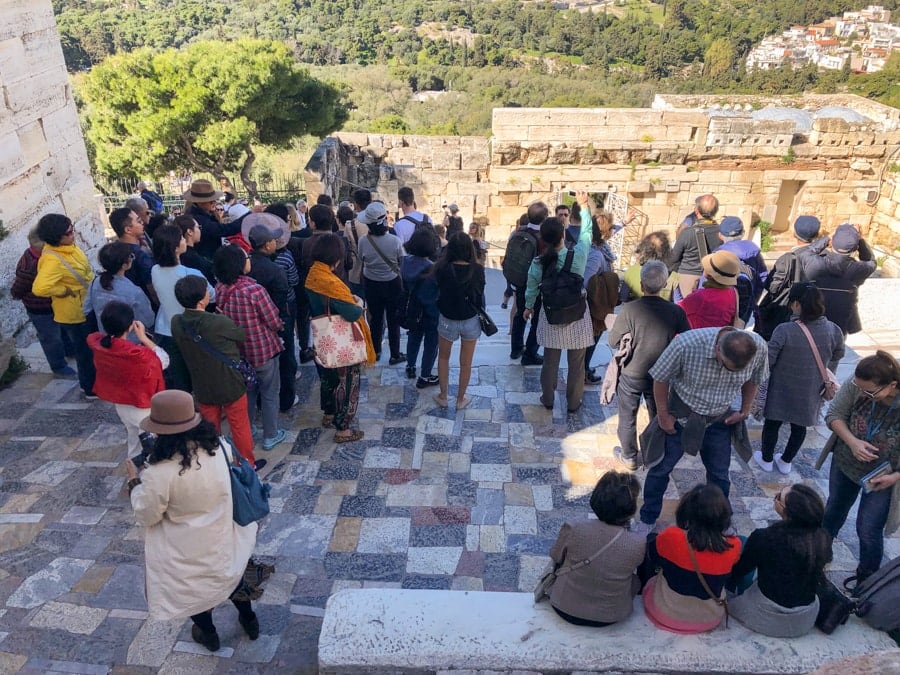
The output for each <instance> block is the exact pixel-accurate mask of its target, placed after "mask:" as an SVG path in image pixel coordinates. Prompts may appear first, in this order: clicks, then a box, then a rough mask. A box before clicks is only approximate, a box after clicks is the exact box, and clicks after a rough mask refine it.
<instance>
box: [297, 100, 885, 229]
mask: <svg viewBox="0 0 900 675" xmlns="http://www.w3.org/2000/svg"><path fill="white" fill-rule="evenodd" d="M898 126H900V110H897V109H894V108H890V107H888V106H884V105H881V104H878V103H875V102H872V101H869V100H867V99H863V98H860V97H857V96H852V95H835V96H821V95H804V96H798V97H777V98H765V97H758V96H664V95H660V96H657V97H656V100H655V101H654V102H653V106H652V107H651V108H650V109H576V108H562V109H560V108H553V109H551V108H547V109H543V108H541V109H537V108H531V109H523V108H499V109H496V110H494V115H493V128H492V134H491V137H490V138H481V137H451V138H445V137H422V136H388V135H381V134H349V133H337V134H335V135H334V136H332V137H330V138H328V139H326V140H325V141H324V142H323V144H322V145H321V146H320V147H319V149H318V151H317V152H316V154H315V155H314V156H313V158H312V160H311V161H310V163H309V165H308V167H307V188H308V191H309V192H310V193H311V194H312V195H313V196H314V195H315V194H316V193H317V192H328V193H330V194H333V195H337V196H344V195H346V194H348V193H349V192H350V191H351V190H352V189H353V187H354V186H357V185H360V186H364V187H368V188H370V189H372V190H373V191H374V192H376V193H377V194H378V195H379V196H380V197H381V198H382V199H384V201H385V202H386V203H387V204H388V206H389V208H391V209H395V208H396V192H397V187H399V186H401V185H409V186H411V187H413V188H414V189H415V191H416V195H417V198H418V203H419V206H420V207H421V208H423V209H425V210H428V211H430V212H431V213H432V214H436V213H440V209H441V205H442V204H444V203H447V202H455V203H457V204H459V205H460V207H461V209H462V212H463V215H464V217H466V218H467V219H468V218H474V217H478V216H484V217H486V218H487V221H488V230H487V231H488V239H489V240H492V241H494V242H497V243H502V242H503V241H505V239H506V236H507V235H508V233H509V231H510V228H511V227H512V226H513V224H514V223H515V222H516V219H517V218H518V217H519V215H521V213H522V212H523V210H524V208H525V207H526V206H527V205H528V204H529V203H530V202H532V201H534V200H537V199H543V200H545V201H547V202H548V203H550V204H555V203H556V202H557V200H558V199H559V198H560V196H561V195H563V193H564V192H565V191H568V190H581V189H585V190H588V191H589V192H593V193H613V194H617V195H624V196H627V202H628V205H629V207H631V209H632V210H633V212H635V213H637V214H638V215H639V216H640V217H639V218H638V219H637V222H638V223H639V227H640V228H642V229H646V228H648V227H654V228H655V227H657V226H661V227H674V226H676V225H677V224H678V223H679V222H680V221H681V219H682V218H683V217H684V215H685V214H686V213H688V212H690V211H691V209H692V208H693V202H694V199H695V198H696V197H697V196H699V195H701V194H704V193H706V192H712V193H714V194H716V195H717V196H718V197H719V199H720V202H721V204H722V207H721V213H722V214H727V215H736V216H739V217H741V218H742V219H743V220H744V221H745V223H754V222H756V221H758V220H765V221H768V222H770V223H772V225H773V226H774V229H775V231H776V232H777V231H784V230H786V229H787V228H788V226H789V224H790V223H791V222H792V221H793V219H794V218H795V217H796V216H797V215H800V214H804V213H813V214H816V215H818V216H819V217H820V218H821V219H822V221H823V222H824V223H825V224H826V226H827V227H831V228H833V227H834V226H836V225H838V224H839V223H842V222H847V221H850V222H854V223H859V224H861V225H868V226H871V227H872V229H873V234H874V238H875V239H876V240H878V239H880V240H882V241H883V242H884V243H891V242H893V241H895V240H897V238H898V236H900V227H898V226H897V224H896V220H895V218H894V214H895V212H896V211H897V209H898V206H900V195H898V197H897V199H896V200H895V198H894V176H895V175H896V174H895V173H894V170H896V169H900V159H898V158H897V154H898V149H900V130H898ZM895 160H896V162H897V163H896V164H895V163H894V162H895Z"/></svg>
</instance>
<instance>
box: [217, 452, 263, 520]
mask: <svg viewBox="0 0 900 675" xmlns="http://www.w3.org/2000/svg"><path fill="white" fill-rule="evenodd" d="M219 447H220V448H222V452H223V454H224V455H225V461H226V462H227V463H228V475H229V477H230V478H231V501H232V503H233V511H232V517H233V518H234V522H236V523H237V524H238V525H241V526H243V525H249V524H250V523H255V522H256V521H258V520H262V519H263V518H265V517H266V516H267V515H269V493H270V492H271V491H272V486H271V485H269V484H268V483H263V482H262V481H260V480H259V476H258V475H257V473H256V470H255V469H254V468H253V467H252V466H250V462H248V461H247V459H246V458H245V457H243V456H242V455H240V454H238V453H236V452H234V451H233V450H232V452H231V453H230V454H231V457H230V458H229V452H228V450H226V449H225V443H223V442H222V441H221V440H220V441H219Z"/></svg>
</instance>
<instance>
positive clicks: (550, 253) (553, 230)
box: [540, 218, 565, 272]
mask: <svg viewBox="0 0 900 675" xmlns="http://www.w3.org/2000/svg"><path fill="white" fill-rule="evenodd" d="M564 234H565V232H564V230H563V226H562V223H561V222H559V220H558V219H556V218H547V219H546V220H545V221H544V222H543V223H541V239H542V240H543V242H544V243H545V244H547V250H546V251H545V252H544V255H542V256H541V258H540V260H541V267H542V268H543V270H544V272H546V271H547V270H550V269H552V268H553V266H554V265H556V262H557V260H558V259H559V256H558V255H557V251H556V247H557V246H559V242H561V241H562V238H563V235H564Z"/></svg>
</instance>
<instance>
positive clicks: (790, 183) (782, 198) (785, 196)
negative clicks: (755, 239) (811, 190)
mask: <svg viewBox="0 0 900 675" xmlns="http://www.w3.org/2000/svg"><path fill="white" fill-rule="evenodd" d="M805 185H806V181H805V180H783V181H781V187H780V188H779V189H778V201H777V202H776V207H775V219H774V220H773V221H772V229H773V230H775V231H776V232H786V231H787V230H788V229H789V228H790V226H791V223H792V222H793V219H794V205H795V204H798V203H799V202H798V198H799V197H800V194H801V192H803V187H804V186H805Z"/></svg>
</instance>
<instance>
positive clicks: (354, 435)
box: [334, 429, 366, 443]
mask: <svg viewBox="0 0 900 675" xmlns="http://www.w3.org/2000/svg"><path fill="white" fill-rule="evenodd" d="M365 435H366V433H365V432H364V431H363V430H362V429H354V430H353V431H351V432H350V434H349V435H347V436H338V435H337V434H335V435H334V442H335V443H353V442H354V441H359V440H362V437H363V436H365Z"/></svg>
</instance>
